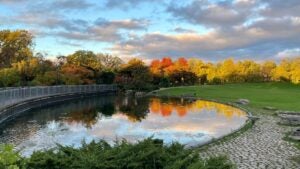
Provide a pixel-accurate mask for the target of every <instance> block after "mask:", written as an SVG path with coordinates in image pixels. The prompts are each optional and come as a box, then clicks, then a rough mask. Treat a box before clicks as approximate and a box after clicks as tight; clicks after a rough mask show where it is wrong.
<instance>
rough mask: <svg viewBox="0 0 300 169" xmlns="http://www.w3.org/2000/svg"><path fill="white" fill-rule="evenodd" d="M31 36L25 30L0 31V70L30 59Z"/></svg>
mask: <svg viewBox="0 0 300 169" xmlns="http://www.w3.org/2000/svg"><path fill="white" fill-rule="evenodd" d="M32 39H33V36H32V35H31V34H30V33H29V32H28V31H25V30H16V31H10V30H2V31H0V68H7V67H10V66H11V65H12V63H15V62H20V61H23V60H27V59H28V58H30V57H32V49H31V48H32V45H33V42H32Z"/></svg>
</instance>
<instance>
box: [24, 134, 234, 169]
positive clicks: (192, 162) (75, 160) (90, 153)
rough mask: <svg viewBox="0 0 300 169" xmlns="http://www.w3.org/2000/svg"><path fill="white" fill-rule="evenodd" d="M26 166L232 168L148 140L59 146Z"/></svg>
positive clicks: (221, 161) (67, 168)
mask: <svg viewBox="0 0 300 169" xmlns="http://www.w3.org/2000/svg"><path fill="white" fill-rule="evenodd" d="M24 161H26V167H25V168H26V169H40V168H43V169H232V168H234V166H233V164H232V163H231V162H229V161H228V159H227V158H225V157H213V158H210V159H207V160H202V159H200V158H199V153H198V152H197V151H193V150H191V149H186V148H184V146H183V145H181V144H178V143H173V144H171V145H168V146H166V145H164V144H163V142H162V141H161V140H156V139H151V138H149V139H145V140H144V141H140V142H138V143H136V144H131V143H128V142H126V141H121V142H116V144H115V145H114V146H110V145H109V144H108V143H107V142H105V141H100V142H97V143H96V142H92V143H90V144H85V143H83V145H82V147H81V148H79V149H75V148H73V147H64V146H58V148H57V149H55V150H48V151H44V152H40V151H39V152H35V153H34V154H33V155H32V156H31V157H30V158H28V159H25V160H24Z"/></svg>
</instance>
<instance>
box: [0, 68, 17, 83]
mask: <svg viewBox="0 0 300 169" xmlns="http://www.w3.org/2000/svg"><path fill="white" fill-rule="evenodd" d="M20 82H21V79H20V74H19V73H18V71H16V70H15V69H13V68H4V69H1V70H0V86H2V87H12V86H19V85H20Z"/></svg>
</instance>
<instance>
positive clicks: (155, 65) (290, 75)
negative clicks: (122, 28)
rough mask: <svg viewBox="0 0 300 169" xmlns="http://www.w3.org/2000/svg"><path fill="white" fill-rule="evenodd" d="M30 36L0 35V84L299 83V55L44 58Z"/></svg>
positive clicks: (150, 86) (19, 32)
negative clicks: (269, 57) (268, 58)
mask: <svg viewBox="0 0 300 169" xmlns="http://www.w3.org/2000/svg"><path fill="white" fill-rule="evenodd" d="M33 46H34V43H33V36H32V35H31V34H30V33H29V32H28V31H25V30H16V31H10V30H2V31H0V86H1V87H15V86H33V85H63V84H65V85H79V84H111V83H116V84H119V85H120V86H122V87H124V88H126V89H135V90H152V89H154V88H157V87H169V86H179V85H194V84H224V83H242V82H270V81H285V82H291V83H295V84H299V83H300V57H298V58H294V59H283V60H282V61H281V62H280V63H276V62H274V61H265V62H262V63H260V62H255V61H253V60H243V61H235V60H234V59H232V58H229V59H226V60H224V61H221V62H217V63H212V62H204V61H203V60H200V59H185V58H184V57H181V58H178V59H176V60H172V59H171V57H164V58H162V59H154V60H152V62H151V63H150V65H147V64H146V63H145V62H143V61H142V60H140V59H138V58H134V59H131V60H129V61H128V62H124V61H123V60H122V59H121V58H119V57H117V56H113V55H110V54H103V53H98V54H95V53H94V52H92V51H86V50H79V51H76V52H74V53H73V54H70V55H67V56H57V57H56V59H55V60H49V59H47V58H46V56H45V54H42V53H34V52H33Z"/></svg>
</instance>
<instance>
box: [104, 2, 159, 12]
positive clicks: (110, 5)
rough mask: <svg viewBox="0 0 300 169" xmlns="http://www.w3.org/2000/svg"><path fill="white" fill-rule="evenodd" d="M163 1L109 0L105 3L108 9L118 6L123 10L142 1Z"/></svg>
mask: <svg viewBox="0 0 300 169" xmlns="http://www.w3.org/2000/svg"><path fill="white" fill-rule="evenodd" d="M155 2H160V3H163V0H107V1H106V3H105V8H106V9H111V8H118V9H123V10H128V9H130V8H134V7H137V6H139V5H140V4H142V3H155Z"/></svg>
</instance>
